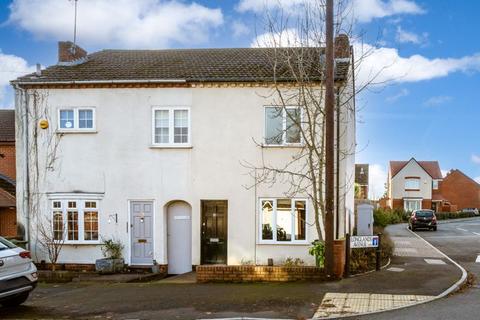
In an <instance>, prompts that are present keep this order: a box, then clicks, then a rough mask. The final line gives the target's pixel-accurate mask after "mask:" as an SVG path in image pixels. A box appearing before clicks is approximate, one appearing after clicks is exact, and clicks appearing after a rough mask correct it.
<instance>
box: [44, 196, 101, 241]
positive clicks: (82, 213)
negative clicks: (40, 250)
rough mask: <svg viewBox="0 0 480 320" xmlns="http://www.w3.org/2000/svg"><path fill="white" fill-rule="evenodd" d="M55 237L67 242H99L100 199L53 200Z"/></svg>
mask: <svg viewBox="0 0 480 320" xmlns="http://www.w3.org/2000/svg"><path fill="white" fill-rule="evenodd" d="M51 210H52V224H53V228H52V229H53V238H54V240H62V239H63V240H65V243H67V244H77V243H99V241H100V237H99V234H100V230H99V210H98V200H86V199H56V200H51Z"/></svg>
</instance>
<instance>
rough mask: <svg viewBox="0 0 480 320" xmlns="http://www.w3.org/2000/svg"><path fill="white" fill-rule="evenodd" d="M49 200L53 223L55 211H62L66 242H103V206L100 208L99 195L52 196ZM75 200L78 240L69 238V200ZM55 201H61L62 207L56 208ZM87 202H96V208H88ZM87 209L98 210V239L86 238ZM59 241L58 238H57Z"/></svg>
mask: <svg viewBox="0 0 480 320" xmlns="http://www.w3.org/2000/svg"><path fill="white" fill-rule="evenodd" d="M48 201H49V217H50V218H51V222H52V223H53V212H54V211H62V219H63V239H64V244H72V245H76V244H101V243H102V241H101V216H100V214H101V208H100V199H99V198H98V197H92V198H89V197H78V198H77V197H51V198H49V199H48ZM69 201H75V202H76V208H75V211H77V213H78V240H68V211H69V208H68V202H69ZM54 202H61V208H60V209H59V208H54V207H53V203H54ZM85 202H95V203H96V208H94V209H92V208H86V207H85ZM85 211H96V212H97V216H98V222H97V223H98V239H97V240H85V233H84V231H85V229H84V228H85V224H84V223H85ZM57 241H58V240H57Z"/></svg>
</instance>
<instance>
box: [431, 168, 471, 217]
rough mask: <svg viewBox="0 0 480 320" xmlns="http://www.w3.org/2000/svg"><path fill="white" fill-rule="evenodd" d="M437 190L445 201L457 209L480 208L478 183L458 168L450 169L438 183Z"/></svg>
mask: <svg viewBox="0 0 480 320" xmlns="http://www.w3.org/2000/svg"><path fill="white" fill-rule="evenodd" d="M439 191H440V194H441V195H442V197H443V198H444V200H445V202H449V203H451V204H452V205H455V206H456V207H457V209H458V210H462V209H465V208H480V184H478V183H477V182H476V181H475V180H473V179H472V178H470V177H468V176H467V175H466V174H464V173H463V172H462V171H460V170H458V169H452V170H450V172H449V173H448V174H447V175H446V176H445V178H443V181H442V182H441V183H440V186H439Z"/></svg>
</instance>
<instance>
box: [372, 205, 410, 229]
mask: <svg viewBox="0 0 480 320" xmlns="http://www.w3.org/2000/svg"><path fill="white" fill-rule="evenodd" d="M408 216H409V214H408V213H407V212H405V211H404V210H403V209H394V210H389V209H382V208H379V209H375V210H373V225H374V226H378V227H382V228H385V227H386V226H387V225H389V224H396V223H402V222H407V221H408Z"/></svg>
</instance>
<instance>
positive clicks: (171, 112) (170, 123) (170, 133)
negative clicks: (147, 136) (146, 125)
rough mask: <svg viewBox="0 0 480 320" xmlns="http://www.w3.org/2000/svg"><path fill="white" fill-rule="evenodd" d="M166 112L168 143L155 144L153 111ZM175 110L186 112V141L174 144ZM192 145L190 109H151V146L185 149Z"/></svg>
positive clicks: (186, 107)
mask: <svg viewBox="0 0 480 320" xmlns="http://www.w3.org/2000/svg"><path fill="white" fill-rule="evenodd" d="M165 110H166V111H168V143H158V142H155V111H165ZM176 110H184V111H187V114H188V136H187V137H188V141H187V142H174V139H175V124H174V121H175V119H174V115H175V111H176ZM191 145H192V116H191V112H190V107H188V106H172V107H153V108H152V146H153V147H162V148H185V147H190V146H191Z"/></svg>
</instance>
